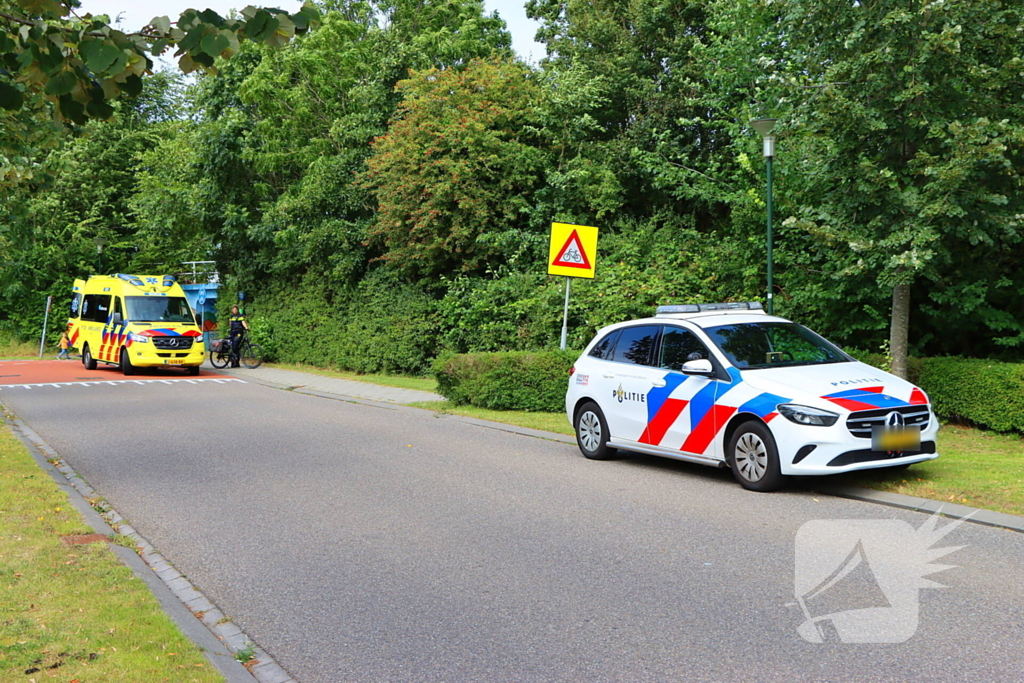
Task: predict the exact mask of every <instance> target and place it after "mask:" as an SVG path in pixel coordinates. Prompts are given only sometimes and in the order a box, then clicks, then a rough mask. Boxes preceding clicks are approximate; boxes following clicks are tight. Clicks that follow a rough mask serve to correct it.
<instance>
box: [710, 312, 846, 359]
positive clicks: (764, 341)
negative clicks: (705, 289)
mask: <svg viewBox="0 0 1024 683" xmlns="http://www.w3.org/2000/svg"><path fill="white" fill-rule="evenodd" d="M705 331H706V332H707V334H708V336H709V337H711V340H712V341H714V342H715V344H717V345H718V348H720V349H721V350H722V352H723V353H724V354H725V355H726V356H728V358H729V360H730V361H731V362H732V364H733V365H735V366H736V367H738V368H750V369H757V368H769V367H779V366H784V365H820V364H824V363H845V362H848V361H849V360H851V359H850V357H849V356H847V355H846V354H845V353H843V352H842V351H840V350H839V349H837V348H836V347H835V346H833V345H832V344H830V343H829V342H827V341H826V340H825V339H823V338H821V337H819V336H818V335H817V334H815V333H814V332H811V331H810V330H809V329H807V328H806V327H804V326H803V325H797V324H796V323H777V322H766V323H742V324H737V325H721V326H719V327H709V328H707V330H705Z"/></svg>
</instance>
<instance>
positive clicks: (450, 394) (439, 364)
mask: <svg viewBox="0 0 1024 683" xmlns="http://www.w3.org/2000/svg"><path fill="white" fill-rule="evenodd" d="M578 355H579V354H578V353H577V352H573V351H513V352H505V353H466V354H458V355H446V356H442V357H440V358H438V359H437V360H436V361H435V362H434V375H435V377H436V378H437V388H438V392H439V393H440V394H441V395H442V396H444V397H445V398H447V399H448V400H449V401H452V402H453V403H457V404H467V403H468V404H470V405H474V406H477V407H479V408H487V409H490V410H524V411H531V412H540V411H545V412H558V411H561V410H563V409H564V408H565V389H566V386H567V382H568V377H569V368H570V367H572V363H573V361H574V360H576V358H577V356H578Z"/></svg>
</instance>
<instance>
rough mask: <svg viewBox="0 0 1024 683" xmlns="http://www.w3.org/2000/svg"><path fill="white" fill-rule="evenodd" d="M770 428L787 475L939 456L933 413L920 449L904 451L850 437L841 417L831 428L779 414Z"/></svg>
mask: <svg viewBox="0 0 1024 683" xmlns="http://www.w3.org/2000/svg"><path fill="white" fill-rule="evenodd" d="M770 427H771V429H772V433H773V435H774V436H775V440H776V445H777V446H778V449H779V464H780V467H781V470H782V473H783V474H786V475H791V476H801V475H803V476H820V475H824V474H841V473H843V472H856V471H859V470H869V469H877V468H881V467H894V466H898V465H907V464H913V463H917V462H925V461H927V460H934V459H935V458H937V457H939V455H938V449H937V446H936V437H937V435H938V431H939V426H938V422H937V421H936V420H935V417H934V415H932V418H931V420H930V422H929V424H928V426H927V427H926V428H925V429H924V430H922V432H921V446H920V448H919V449H916V450H912V451H907V452H906V453H886V452H883V451H873V450H871V439H866V438H859V437H855V436H853V435H852V434H851V433H850V432H849V430H848V429H847V428H846V424H845V420H842V419H841V420H840V421H839V422H837V423H836V424H835V425H832V426H831V427H810V426H804V425H796V424H793V423H792V422H789V421H788V420H786V419H785V418H784V417H782V416H779V417H778V418H776V419H774V420H772V422H771V425H770Z"/></svg>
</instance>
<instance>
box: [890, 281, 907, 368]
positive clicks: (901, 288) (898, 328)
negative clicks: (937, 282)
mask: <svg viewBox="0 0 1024 683" xmlns="http://www.w3.org/2000/svg"><path fill="white" fill-rule="evenodd" d="M909 337H910V285H896V286H895V287H893V288H892V326H891V327H890V328H889V353H890V354H891V355H892V368H890V370H889V371H890V372H891V373H892V374H894V375H896V376H897V377H902V378H903V379H906V378H907V341H908V339H909Z"/></svg>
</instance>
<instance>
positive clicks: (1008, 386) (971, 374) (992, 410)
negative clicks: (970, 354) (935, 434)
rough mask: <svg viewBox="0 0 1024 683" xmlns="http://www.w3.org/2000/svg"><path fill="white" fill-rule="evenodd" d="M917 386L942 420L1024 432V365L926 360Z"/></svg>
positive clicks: (976, 361) (959, 360)
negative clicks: (930, 401) (926, 395)
mask: <svg viewBox="0 0 1024 683" xmlns="http://www.w3.org/2000/svg"><path fill="white" fill-rule="evenodd" d="M919 372H920V375H919V377H918V378H917V383H918V384H919V385H920V387H921V388H922V389H924V391H925V393H927V394H928V397H929V398H931V400H932V404H933V405H934V406H935V412H936V413H938V414H939V415H940V416H941V417H942V418H944V419H946V420H953V421H964V422H969V423H971V424H975V425H978V426H982V427H987V428H989V429H993V430H995V431H999V432H1008V431H1016V432H1024V363H1000V362H998V361H990V360H980V359H972V358H923V359H921V363H920V371H919Z"/></svg>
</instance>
